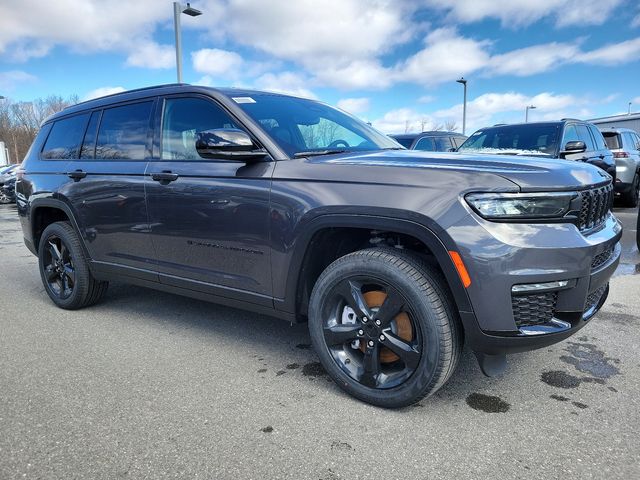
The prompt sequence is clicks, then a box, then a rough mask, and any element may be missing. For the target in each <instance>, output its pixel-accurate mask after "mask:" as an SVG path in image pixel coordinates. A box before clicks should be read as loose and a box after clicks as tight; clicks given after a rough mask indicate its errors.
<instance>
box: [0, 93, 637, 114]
mask: <svg viewBox="0 0 640 480" xmlns="http://www.w3.org/2000/svg"><path fill="white" fill-rule="evenodd" d="M0 98H2V97H0ZM627 115H631V102H629V110H628V111H627Z"/></svg>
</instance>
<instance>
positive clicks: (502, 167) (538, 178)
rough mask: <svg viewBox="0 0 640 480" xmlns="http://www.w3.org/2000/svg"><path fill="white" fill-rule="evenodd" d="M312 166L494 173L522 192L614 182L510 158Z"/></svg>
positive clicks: (354, 156) (397, 156)
mask: <svg viewBox="0 0 640 480" xmlns="http://www.w3.org/2000/svg"><path fill="white" fill-rule="evenodd" d="M309 162H311V163H326V164H337V165H359V166H365V165H371V166H378V167H400V168H415V169H422V170H449V171H460V172H469V173H473V172H477V173H484V174H491V173H492V174H495V175H498V176H500V177H502V178H504V179H506V180H509V181H511V182H513V183H515V184H517V185H518V186H519V187H520V189H521V190H522V191H540V190H544V191H553V190H570V189H583V188H586V187H588V186H591V185H594V184H604V183H607V182H609V181H610V180H611V176H610V175H609V174H607V173H606V172H604V171H603V170H601V169H600V168H597V167H595V166H593V165H589V164H586V163H582V162H575V161H572V160H560V159H553V158H540V157H526V156H510V155H487V154H472V153H458V152H450V153H449V152H446V153H440V152H437V153H436V152H420V151H416V150H379V151H372V152H353V153H344V154H339V155H327V156H318V157H312V158H310V159H309Z"/></svg>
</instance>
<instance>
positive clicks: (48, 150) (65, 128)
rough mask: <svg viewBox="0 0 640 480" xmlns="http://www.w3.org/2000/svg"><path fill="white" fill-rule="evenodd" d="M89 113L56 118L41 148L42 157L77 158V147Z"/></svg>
mask: <svg viewBox="0 0 640 480" xmlns="http://www.w3.org/2000/svg"><path fill="white" fill-rule="evenodd" d="M88 118H89V114H88V113H85V114H83V115H76V116H73V117H69V118H64V119H62V120H58V121H57V122H55V123H54V124H53V127H52V128H51V132H50V133H49V136H48V137H47V141H46V143H45V144H44V148H43V150H42V158H57V159H68V158H78V149H79V148H80V141H81V140H82V134H83V133H84V129H85V126H86V125H87V120H88Z"/></svg>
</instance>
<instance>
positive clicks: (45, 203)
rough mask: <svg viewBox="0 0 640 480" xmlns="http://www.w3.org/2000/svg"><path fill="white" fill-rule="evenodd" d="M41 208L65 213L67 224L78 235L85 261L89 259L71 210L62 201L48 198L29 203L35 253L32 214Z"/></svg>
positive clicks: (30, 225)
mask: <svg viewBox="0 0 640 480" xmlns="http://www.w3.org/2000/svg"><path fill="white" fill-rule="evenodd" d="M43 207H46V208H55V209H58V210H61V211H63V212H64V213H65V215H66V216H67V218H68V219H69V222H71V226H72V227H73V229H74V230H75V231H76V233H77V234H78V238H80V244H81V245H82V249H83V251H84V254H85V256H86V257H87V259H91V255H89V250H88V249H87V246H86V244H85V238H84V236H83V235H82V234H81V230H80V226H79V225H78V221H77V220H76V216H75V214H74V213H73V210H72V209H71V207H70V206H69V205H68V204H67V203H65V202H64V201H62V200H59V199H56V198H50V197H47V198H36V199H35V200H33V201H31V202H29V228H30V229H31V238H32V239H33V246H34V248H35V249H36V252H37V250H38V245H37V244H36V239H35V236H34V233H35V225H34V223H33V222H34V219H35V215H34V214H35V212H36V211H37V210H38V209H39V208H43Z"/></svg>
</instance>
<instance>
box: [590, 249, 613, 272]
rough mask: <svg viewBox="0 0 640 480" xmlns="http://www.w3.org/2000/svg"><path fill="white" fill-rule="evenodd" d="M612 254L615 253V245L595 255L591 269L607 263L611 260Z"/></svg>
mask: <svg viewBox="0 0 640 480" xmlns="http://www.w3.org/2000/svg"><path fill="white" fill-rule="evenodd" d="M611 255H613V247H609V248H607V249H606V250H605V251H604V252H602V253H599V254H598V255H596V256H595V257H593V261H592V262H591V270H595V269H596V268H598V267H600V266H601V265H604V264H605V263H607V261H609V259H610V258H611Z"/></svg>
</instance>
